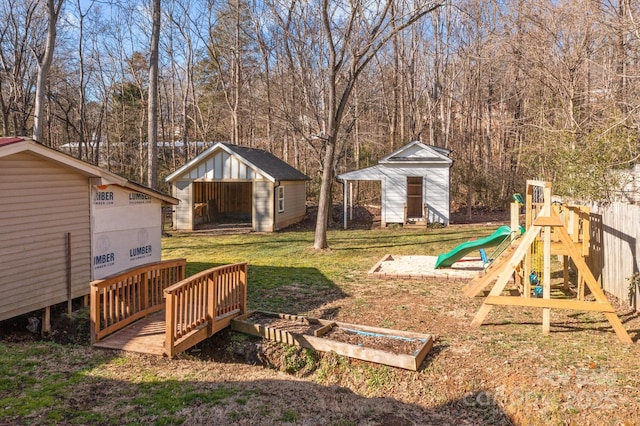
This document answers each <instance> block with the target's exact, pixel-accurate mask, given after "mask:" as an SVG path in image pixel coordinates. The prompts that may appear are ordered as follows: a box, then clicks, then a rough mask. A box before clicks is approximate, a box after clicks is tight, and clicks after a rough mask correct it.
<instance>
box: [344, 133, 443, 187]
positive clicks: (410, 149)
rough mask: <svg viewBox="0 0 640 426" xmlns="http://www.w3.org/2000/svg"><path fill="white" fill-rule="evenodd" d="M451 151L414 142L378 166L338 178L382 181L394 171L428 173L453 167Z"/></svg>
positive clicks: (386, 158)
mask: <svg viewBox="0 0 640 426" xmlns="http://www.w3.org/2000/svg"><path fill="white" fill-rule="evenodd" d="M450 152H451V151H449V150H448V149H446V148H440V147H435V146H430V145H425V144H423V143H422V142H419V141H413V142H411V143H408V144H407V145H405V146H403V147H401V148H399V149H397V150H395V151H393V152H392V153H391V154H389V155H387V156H385V157H383V158H382V159H381V160H380V161H379V162H378V164H377V165H375V166H370V167H366V168H364V169H359V170H352V171H350V172H346V173H342V174H340V175H338V176H337V178H338V179H341V180H381V179H383V178H385V177H388V176H390V175H391V174H395V172H393V170H394V169H397V168H398V167H400V168H402V169H406V168H410V169H411V170H413V171H417V170H419V169H422V170H423V171H424V172H425V173H427V171H428V169H430V168H434V167H436V166H437V167H451V165H452V164H453V160H452V159H450V158H449V153H450Z"/></svg>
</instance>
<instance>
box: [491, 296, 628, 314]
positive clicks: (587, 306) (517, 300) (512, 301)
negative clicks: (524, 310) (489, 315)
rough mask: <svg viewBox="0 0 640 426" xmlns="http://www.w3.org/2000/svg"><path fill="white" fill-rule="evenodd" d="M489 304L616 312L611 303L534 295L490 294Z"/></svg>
mask: <svg viewBox="0 0 640 426" xmlns="http://www.w3.org/2000/svg"><path fill="white" fill-rule="evenodd" d="M484 303H486V304H488V305H502V306H523V307H530V308H549V309H567V310H573V311H595V312H615V311H614V309H613V307H612V306H611V305H610V304H609V303H602V302H585V301H581V300H575V299H539V298H534V297H528V298H524V297H513V296H488V297H487V298H486V300H485V302H484Z"/></svg>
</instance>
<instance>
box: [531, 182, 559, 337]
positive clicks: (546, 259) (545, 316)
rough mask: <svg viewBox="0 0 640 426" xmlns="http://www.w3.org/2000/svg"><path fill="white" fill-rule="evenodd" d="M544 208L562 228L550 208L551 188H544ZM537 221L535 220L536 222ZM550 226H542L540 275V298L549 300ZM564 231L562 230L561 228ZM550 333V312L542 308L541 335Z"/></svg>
mask: <svg viewBox="0 0 640 426" xmlns="http://www.w3.org/2000/svg"><path fill="white" fill-rule="evenodd" d="M544 207H545V210H546V212H547V214H548V215H549V216H551V218H552V219H555V220H557V222H558V223H559V226H561V227H562V226H563V224H562V221H561V220H560V217H559V216H558V214H557V213H556V212H555V211H554V210H553V209H552V208H551V187H550V186H549V187H546V188H544ZM537 220H538V219H536V221H537ZM551 226H553V225H551V224H549V225H545V226H544V249H543V256H542V257H543V265H544V266H543V268H544V270H543V273H542V297H543V298H545V299H550V298H551ZM563 229H564V228H563ZM550 332H551V310H550V309H549V308H544V309H543V310H542V333H543V334H549V333H550Z"/></svg>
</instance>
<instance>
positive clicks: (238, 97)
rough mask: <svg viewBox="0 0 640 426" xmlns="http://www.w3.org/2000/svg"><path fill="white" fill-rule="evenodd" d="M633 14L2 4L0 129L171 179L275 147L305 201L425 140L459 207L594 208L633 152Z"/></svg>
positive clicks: (439, 5)
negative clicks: (444, 154)
mask: <svg viewBox="0 0 640 426" xmlns="http://www.w3.org/2000/svg"><path fill="white" fill-rule="evenodd" d="M52 12H57V14H52ZM154 12H155V13H154ZM382 12H384V13H382ZM154 16H155V17H156V19H157V22H158V23H159V27H155V28H158V29H159V34H158V36H159V38H158V44H157V52H158V55H157V68H156V69H154V67H153V63H154V58H153V56H154V55H153V50H154V43H153V33H154V31H153V28H154V25H153V22H154ZM52 17H54V18H55V19H54V21H53V22H54V24H55V25H53V28H52V25H50V24H51V22H52V19H51V18H52ZM639 20H640V4H638V3H635V2H631V0H619V1H616V0H604V1H602V0H514V1H499V0H484V1H480V0H460V1H449V2H431V3H428V4H425V2H424V1H421V0H415V1H414V0H388V1H369V0H358V1H351V2H346V1H331V0H303V1H295V0H287V1H285V0H226V1H222V0H217V1H214V0H162V1H161V2H160V0H149V1H126V0H122V1H119V0H110V1H109V0H105V1H101V0H2V1H1V2H0V22H2V23H3V24H2V26H0V27H1V28H0V113H1V129H0V130H1V131H2V134H3V135H4V136H9V135H19V136H20V135H32V134H38V135H39V137H38V139H39V141H40V142H42V143H44V144H45V145H48V146H51V147H53V148H57V149H66V150H67V151H68V152H70V153H71V154H72V155H74V156H75V157H77V158H80V159H82V160H85V161H88V162H91V163H94V164H98V165H100V166H102V167H105V168H107V169H109V170H111V171H113V172H116V173H118V174H121V175H123V176H126V177H127V178H129V179H132V180H135V181H138V182H140V183H146V184H148V185H149V186H151V187H159V188H160V189H164V190H167V187H166V186H163V185H166V184H164V183H163V178H164V177H165V176H167V175H168V174H169V173H170V172H172V171H173V170H175V169H177V168H178V167H180V166H181V165H182V164H184V163H185V161H188V160H189V159H191V158H193V157H194V156H196V155H197V154H198V153H199V152H201V151H202V150H203V149H204V148H205V147H206V144H200V142H204V143H211V142H214V141H226V142H231V143H236V144H240V145H245V146H250V147H256V148H261V149H265V150H267V151H270V152H272V153H274V154H275V155H277V156H278V157H280V158H282V159H284V160H285V161H287V162H288V163H290V164H291V165H293V166H294V167H296V168H298V169H300V170H301V171H303V172H304V173H306V174H307V175H309V176H310V177H311V178H312V183H311V185H309V189H308V190H309V194H308V195H309V198H310V199H312V200H313V199H316V200H317V199H318V195H319V192H320V187H321V184H322V181H323V179H324V180H325V181H326V178H327V176H329V178H330V180H331V181H333V177H334V176H335V174H338V173H341V172H345V171H349V170H354V169H358V168H362V167H366V166H369V165H374V164H376V162H377V160H378V159H379V158H381V157H382V156H384V155H387V154H389V153H390V152H392V151H393V150H394V149H397V148H399V147H401V146H403V145H405V144H406V143H408V142H410V141H413V140H420V141H422V142H424V143H426V144H430V145H435V146H439V147H444V148H447V149H449V150H451V157H452V158H453V159H454V166H453V168H452V177H451V199H452V208H453V209H457V208H460V207H467V208H468V209H469V211H470V209H471V208H472V207H476V206H483V207H488V208H499V207H504V206H505V205H506V202H507V200H509V199H510V197H511V195H512V194H513V193H514V192H518V191H522V188H523V186H524V182H525V180H526V179H532V178H536V179H544V180H548V181H552V182H553V183H554V192H555V193H557V194H560V195H571V196H573V197H574V198H580V199H589V200H597V201H603V200H608V199H609V198H610V197H611V195H612V189H614V188H616V187H617V184H618V182H616V179H617V176H618V175H617V174H616V173H612V172H611V171H612V170H616V169H629V168H631V167H632V166H633V165H634V163H635V160H636V159H637V157H638V153H639V144H638V133H639V125H640V115H639V112H640V111H639V108H640V96H639V95H640V93H639V92H640V85H639V84H638V83H639V82H638V80H639V79H640V70H639V60H640V31H639V30H640V21H639ZM52 31H53V35H54V37H53V40H54V41H55V50H52V49H51V50H47V46H49V47H51V43H50V42H51V35H52ZM47 52H51V55H52V56H51V61H50V67H49V68H48V69H47V70H45V71H47V72H46V73H45V74H44V77H46V78H44V79H42V76H43V75H42V70H43V65H47V64H46V53H47ZM365 61H366V62H365ZM153 73H157V79H156V78H155V77H154V75H153ZM150 74H151V75H150ZM41 79H42V84H43V86H42V87H43V90H42V91H41V93H42V94H43V95H42V101H41V105H39V106H37V103H38V102H37V100H38V96H37V92H38V90H37V87H38V84H39V80H41ZM154 80H155V81H157V89H155V87H156V86H155V84H154V83H153V82H154ZM150 83H151V84H150ZM345 93H346V94H347V95H348V96H344V95H345ZM154 94H155V95H157V97H156V96H153V95H154ZM341 96H342V97H341ZM336 97H337V100H336ZM150 102H157V104H156V105H155V108H156V109H155V110H150V109H149V106H150ZM336 105H338V106H339V108H338V110H337V111H336V109H335V106H336ZM36 108H39V111H41V112H40V113H37V111H36ZM149 111H156V112H154V113H152V114H150V113H149ZM337 114H340V120H337V121H336V120H335V118H336V116H337ZM34 115H35V116H39V117H41V119H42V121H41V123H42V127H41V129H39V130H38V129H36V128H34V127H36V126H35V125H34ZM150 117H151V118H152V120H155V119H157V124H155V126H157V127H156V129H157V131H156V132H155V134H154V136H150V134H151V133H152V132H151V131H149V130H150V129H151V128H152V127H150V123H151V125H152V126H153V125H154V124H153V123H152V120H150ZM336 124H337V126H338V128H337V129H331V128H330V127H331V126H333V125H336ZM36 131H37V132H38V133H36ZM334 136H335V138H334ZM154 139H155V140H154ZM149 142H151V143H149ZM151 144H152V145H153V146H157V147H158V149H157V163H155V162H153V161H148V160H149V156H150V153H151V152H153V151H151V150H149V149H148V147H149V146H151ZM328 144H332V147H333V148H332V149H334V153H333V154H334V155H333V157H327V156H326V152H327V146H328ZM151 156H153V154H151ZM328 158H329V160H327V159H328ZM327 161H329V162H330V163H331V164H330V167H325V171H326V170H329V172H330V174H329V175H326V174H325V176H324V177H323V166H325V165H326V164H327ZM150 168H154V172H155V173H157V174H156V175H153V174H152V173H150V172H149V169H150ZM150 180H151V181H152V182H150ZM334 192H338V194H339V193H340V192H339V191H334ZM376 193H377V191H376V190H375V187H373V188H372V187H371V186H369V185H364V184H363V185H360V186H359V188H358V193H357V196H356V199H357V201H358V202H361V203H370V202H376V201H377V200H376V199H375V198H376V196H377V195H376ZM378 195H379V194H378Z"/></svg>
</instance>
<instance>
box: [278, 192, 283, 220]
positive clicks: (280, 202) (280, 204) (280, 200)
mask: <svg viewBox="0 0 640 426" xmlns="http://www.w3.org/2000/svg"><path fill="white" fill-rule="evenodd" d="M283 211H284V186H279V187H278V213H282V212H283Z"/></svg>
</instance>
